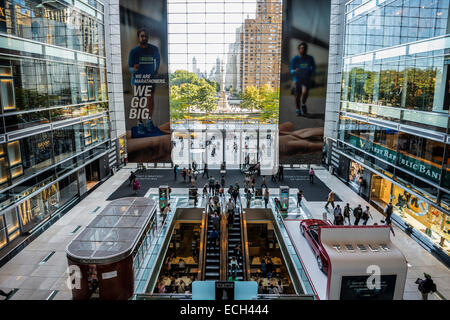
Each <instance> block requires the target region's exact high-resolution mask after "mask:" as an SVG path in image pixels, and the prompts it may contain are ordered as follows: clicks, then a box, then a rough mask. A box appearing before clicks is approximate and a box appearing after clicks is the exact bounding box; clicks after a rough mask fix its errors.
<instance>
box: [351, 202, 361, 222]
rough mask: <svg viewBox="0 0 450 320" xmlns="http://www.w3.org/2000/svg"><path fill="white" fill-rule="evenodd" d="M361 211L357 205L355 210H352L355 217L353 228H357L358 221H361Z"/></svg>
mask: <svg viewBox="0 0 450 320" xmlns="http://www.w3.org/2000/svg"><path fill="white" fill-rule="evenodd" d="M362 211H363V210H362V208H361V205H360V204H358V206H357V207H356V208H355V209H353V215H354V216H355V226H357V225H358V224H359V220H361V217H362V213H363V212H362Z"/></svg>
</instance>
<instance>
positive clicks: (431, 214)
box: [392, 185, 450, 254]
mask: <svg viewBox="0 0 450 320" xmlns="http://www.w3.org/2000/svg"><path fill="white" fill-rule="evenodd" d="M392 204H393V206H394V213H395V214H397V215H398V216H399V217H401V218H402V220H403V221H405V222H407V223H408V224H409V225H410V226H412V227H413V228H414V229H416V230H418V231H420V232H422V234H424V235H426V236H427V237H428V238H429V239H430V240H431V241H432V242H433V243H434V244H436V245H437V246H440V247H441V248H442V249H443V250H444V251H445V252H446V253H447V254H450V242H449V241H450V234H449V230H450V217H449V216H448V215H446V214H444V213H443V212H441V211H439V210H438V209H436V208H435V207H433V206H431V205H430V204H428V203H427V202H425V201H424V200H421V199H419V198H417V197H415V196H414V195H412V194H410V193H408V192H407V191H405V190H403V189H402V188H400V187H398V186H396V185H394V187H393V189H392Z"/></svg>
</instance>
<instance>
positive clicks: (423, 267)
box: [0, 164, 450, 300]
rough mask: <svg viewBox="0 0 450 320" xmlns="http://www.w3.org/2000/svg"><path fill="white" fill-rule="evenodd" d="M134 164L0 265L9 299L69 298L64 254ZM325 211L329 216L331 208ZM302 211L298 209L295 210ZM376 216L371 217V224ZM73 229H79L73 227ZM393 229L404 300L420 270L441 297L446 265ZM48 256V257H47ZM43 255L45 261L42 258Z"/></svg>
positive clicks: (343, 190)
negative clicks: (403, 267) (404, 272)
mask: <svg viewBox="0 0 450 320" xmlns="http://www.w3.org/2000/svg"><path fill="white" fill-rule="evenodd" d="M135 168H136V164H129V165H127V167H125V168H122V169H121V170H119V171H117V172H116V174H115V175H114V176H112V177H111V178H110V179H109V180H108V181H107V182H105V183H103V184H102V185H100V186H99V187H98V188H97V189H96V190H95V191H94V192H92V193H91V194H89V195H88V196H87V197H86V198H85V199H83V200H82V201H81V202H80V203H78V204H77V205H76V206H75V207H74V208H72V209H71V210H70V211H69V212H68V213H66V214H65V215H64V216H63V217H62V218H61V219H60V220H58V221H57V222H56V223H55V224H54V225H52V226H51V227H50V228H49V229H47V230H46V231H45V232H44V233H43V234H41V235H40V236H39V237H38V238H37V239H36V240H34V241H33V242H32V243H31V244H30V245H28V246H27V247H26V248H25V249H24V250H22V251H21V252H20V253H19V254H18V255H17V256H15V257H14V258H13V259H12V260H10V261H9V262H8V263H6V264H5V265H4V266H3V267H2V268H0V289H2V290H3V291H5V292H9V291H10V290H13V289H15V291H16V292H15V293H14V294H13V295H12V296H11V297H10V299H11V300H46V299H53V300H70V299H71V298H72V296H71V291H70V290H69V288H68V286H67V284H66V282H67V273H66V269H67V258H66V253H65V248H66V246H67V245H68V244H69V243H70V241H71V240H72V239H73V238H75V237H76V236H77V235H78V234H79V233H80V232H81V231H82V230H83V228H84V227H85V226H86V225H88V224H89V223H90V222H91V220H92V219H94V218H95V217H96V215H97V214H98V213H99V212H101V209H103V208H104V207H105V206H106V205H107V203H108V201H107V200H106V199H107V198H108V197H109V195H110V194H111V193H112V192H114V191H115V190H116V189H117V188H118V187H119V186H120V185H121V184H122V183H123V181H125V180H126V179H128V176H129V174H130V171H131V169H135ZM317 169H318V170H316V175H317V176H318V177H319V178H320V179H321V180H322V181H323V182H324V183H325V184H326V185H327V186H328V187H329V188H330V189H331V190H333V191H335V192H336V193H337V194H338V195H339V197H340V198H341V199H344V201H345V202H349V203H350V206H355V205H357V204H359V203H361V205H363V206H365V205H368V203H366V202H365V201H364V200H363V199H362V198H360V197H359V196H358V195H357V194H356V193H355V192H353V191H352V190H351V189H350V188H349V187H348V186H346V185H345V184H344V183H342V182H341V181H340V180H339V179H337V178H336V177H334V176H332V175H331V174H330V173H329V172H328V171H327V170H324V169H323V170H320V168H317ZM296 191H297V190H296V189H293V190H291V193H292V194H295V193H296ZM172 192H173V194H183V193H184V194H187V189H181V188H180V189H174V190H172ZM153 193H157V189H155V188H152V189H149V190H148V191H147V193H146V196H147V195H149V194H153ZM270 193H271V194H272V195H275V194H277V193H278V190H277V189H270ZM323 198H324V201H323V202H320V201H319V202H317V201H314V202H312V201H308V199H304V201H303V206H305V207H306V210H307V211H308V212H309V213H310V214H311V215H312V216H313V217H317V218H322V215H323V212H324V208H323V207H324V205H325V203H326V198H327V195H323ZM199 202H200V201H199ZM199 205H200V204H199ZM341 206H342V204H341ZM372 209H373V210H372V215H373V217H374V220H375V221H376V222H379V220H381V219H382V215H381V214H379V213H378V212H377V211H376V210H375V209H374V208H372ZM329 215H330V219H331V213H330V214H329ZM300 216H301V212H299V217H300ZM375 221H371V220H369V224H370V223H373V222H375ZM79 226H80V227H79ZM78 227H79V228H78ZM77 228H78V229H77ZM75 229H77V230H76V231H75ZM394 230H395V234H396V236H395V237H393V242H394V244H395V245H397V246H398V248H399V249H400V250H401V251H402V252H403V254H404V255H405V257H406V259H407V260H408V263H409V268H408V276H407V283H406V287H405V292H404V299H407V300H410V299H420V298H421V296H420V293H419V291H418V290H417V285H416V284H414V281H415V280H416V279H417V278H418V277H423V272H427V273H429V274H431V276H432V278H433V279H434V281H435V282H436V284H437V288H438V291H439V292H440V293H441V294H442V295H443V296H444V297H446V298H448V297H450V270H449V269H448V268H447V267H446V266H445V265H443V264H442V263H441V262H440V261H438V260H437V259H436V258H435V257H434V256H432V255H431V254H430V253H428V252H427V251H426V250H425V249H423V248H422V247H421V246H420V245H419V244H417V243H416V242H415V241H414V240H413V239H411V238H409V237H408V236H407V235H406V234H405V233H403V232H402V231H401V230H399V229H398V228H396V227H395V226H394ZM74 231H75V232H74ZM50 255H51V256H50ZM49 256H50V258H48V257H49ZM46 258H47V259H46ZM44 260H46V261H45V262H44ZM2 299H4V297H2V296H0V300H2ZM429 299H430V300H432V299H437V297H436V296H435V295H430V297H429Z"/></svg>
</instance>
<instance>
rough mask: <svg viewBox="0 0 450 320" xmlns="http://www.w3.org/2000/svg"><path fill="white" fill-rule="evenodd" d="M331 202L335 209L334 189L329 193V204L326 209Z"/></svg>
mask: <svg viewBox="0 0 450 320" xmlns="http://www.w3.org/2000/svg"><path fill="white" fill-rule="evenodd" d="M330 203H331V206H332V207H333V209H334V192H333V191H330V193H329V194H328V201H327V204H326V205H325V209H328V205H329V204H330Z"/></svg>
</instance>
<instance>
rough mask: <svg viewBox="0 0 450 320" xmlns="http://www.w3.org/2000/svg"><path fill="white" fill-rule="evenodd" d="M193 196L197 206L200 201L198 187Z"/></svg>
mask: <svg viewBox="0 0 450 320" xmlns="http://www.w3.org/2000/svg"><path fill="white" fill-rule="evenodd" d="M192 193H193V194H192V195H193V197H194V207H197V203H198V191H197V189H195V190H194V191H193V192H192Z"/></svg>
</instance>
